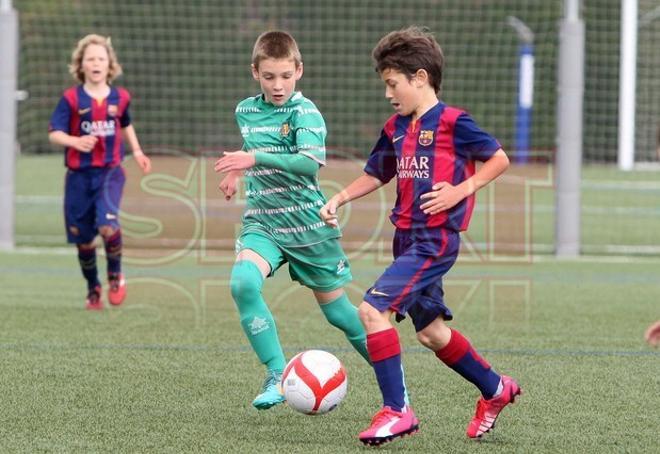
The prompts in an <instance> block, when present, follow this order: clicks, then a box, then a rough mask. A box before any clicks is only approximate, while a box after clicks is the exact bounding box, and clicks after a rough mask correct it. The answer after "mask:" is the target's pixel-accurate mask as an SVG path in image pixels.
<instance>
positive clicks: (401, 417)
mask: <svg viewBox="0 0 660 454" xmlns="http://www.w3.org/2000/svg"><path fill="white" fill-rule="evenodd" d="M418 430H419V420H418V419H417V418H416V417H415V413H414V412H413V411H412V408H410V406H406V408H405V409H404V410H403V411H400V412H399V411H394V410H392V409H391V408H390V407H383V408H381V409H380V411H379V412H378V413H376V414H375V415H374V417H373V419H372V420H371V425H370V426H369V428H368V429H367V430H365V431H364V432H362V433H360V435H359V438H360V441H361V442H362V443H364V444H365V445H371V446H379V445H382V444H383V443H387V442H388V441H392V440H394V439H395V438H399V437H403V436H405V435H412V434H414V433H415V432H417V431H418Z"/></svg>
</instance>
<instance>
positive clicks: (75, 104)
mask: <svg viewBox="0 0 660 454" xmlns="http://www.w3.org/2000/svg"><path fill="white" fill-rule="evenodd" d="M130 102H131V95H130V94H129V93H128V91H127V90H126V89H124V88H121V87H112V86H111V87H110V94H109V95H108V96H107V97H106V98H104V99H94V98H92V97H91V96H89V95H88V94H87V92H86V91H85V90H84V89H83V86H82V85H77V86H75V87H71V88H68V89H67V90H65V91H64V94H63V95H62V98H60V101H59V102H58V103H57V107H55V111H54V112H53V115H52V116H51V117H50V123H49V125H48V132H52V131H64V132H65V133H67V134H70V135H72V136H86V135H92V136H96V137H98V138H99V140H98V141H97V142H96V145H95V146H94V149H93V150H92V151H91V152H89V153H83V152H80V151H78V150H76V149H75V148H72V147H67V148H66V149H65V153H64V164H65V165H66V166H67V167H68V168H70V169H73V170H79V169H87V168H90V167H114V166H117V165H119V164H120V163H121V161H122V160H123V159H124V143H123V140H122V135H121V128H125V127H127V126H129V125H130V124H131V116H130V113H129V110H128V107H129V104H130Z"/></svg>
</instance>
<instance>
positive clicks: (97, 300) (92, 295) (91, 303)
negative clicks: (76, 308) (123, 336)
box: [85, 285, 103, 311]
mask: <svg viewBox="0 0 660 454" xmlns="http://www.w3.org/2000/svg"><path fill="white" fill-rule="evenodd" d="M85 309H87V310H89V311H100V310H102V309H103V301H102V300H101V286H100V285H97V286H96V287H94V288H93V289H91V290H90V291H89V293H88V294H87V298H86V299H85Z"/></svg>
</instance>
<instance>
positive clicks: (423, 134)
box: [419, 129, 433, 147]
mask: <svg viewBox="0 0 660 454" xmlns="http://www.w3.org/2000/svg"><path fill="white" fill-rule="evenodd" d="M432 143H433V130H432V129H425V130H422V131H419V144H420V145H421V146H423V147H428V146H429V145H431V144H432Z"/></svg>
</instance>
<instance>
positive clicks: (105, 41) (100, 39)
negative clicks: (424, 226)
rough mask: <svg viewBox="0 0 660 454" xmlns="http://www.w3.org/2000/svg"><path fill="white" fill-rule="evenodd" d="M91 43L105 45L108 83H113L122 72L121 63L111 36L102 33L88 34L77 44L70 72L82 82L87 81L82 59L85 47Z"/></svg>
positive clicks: (72, 56) (72, 55)
mask: <svg viewBox="0 0 660 454" xmlns="http://www.w3.org/2000/svg"><path fill="white" fill-rule="evenodd" d="M90 44H98V45H99V46H103V47H105V50H106V51H107V52H108V63H109V65H108V83H111V82H112V81H113V80H115V79H116V78H117V77H119V76H120V75H121V74H122V69H121V65H120V64H119V61H118V60H117V54H116V53H115V50H114V49H113V47H112V41H111V40H110V37H109V36H108V37H105V36H101V35H94V34H92V35H87V36H85V37H84V38H83V39H81V40H80V41H78V44H76V48H75V49H73V53H72V54H71V64H70V65H69V72H70V73H71V75H72V76H73V78H74V79H75V80H76V81H78V82H80V83H81V84H82V83H85V74H84V73H83V70H82V61H83V57H84V55H85V49H87V46H89V45H90Z"/></svg>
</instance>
